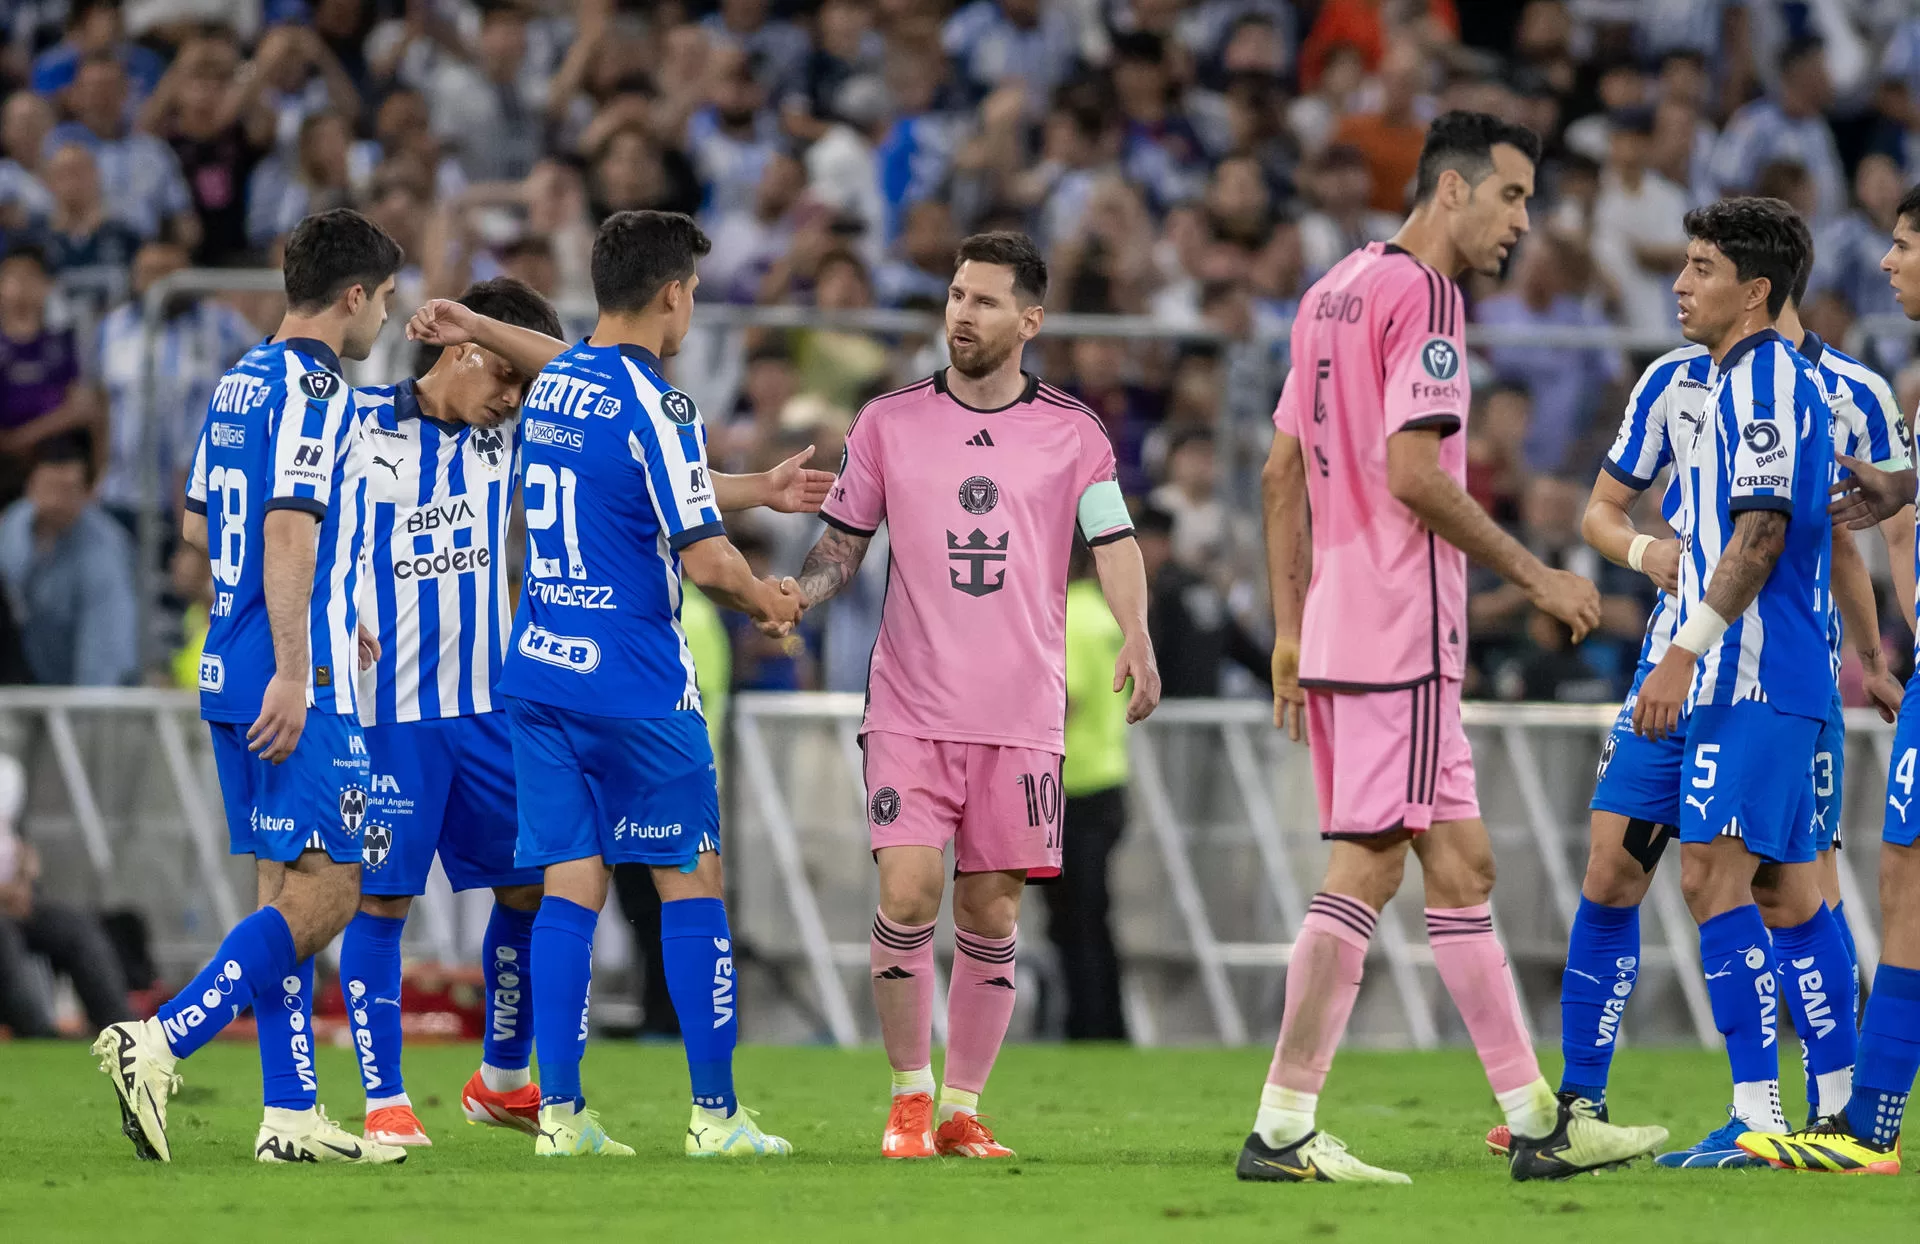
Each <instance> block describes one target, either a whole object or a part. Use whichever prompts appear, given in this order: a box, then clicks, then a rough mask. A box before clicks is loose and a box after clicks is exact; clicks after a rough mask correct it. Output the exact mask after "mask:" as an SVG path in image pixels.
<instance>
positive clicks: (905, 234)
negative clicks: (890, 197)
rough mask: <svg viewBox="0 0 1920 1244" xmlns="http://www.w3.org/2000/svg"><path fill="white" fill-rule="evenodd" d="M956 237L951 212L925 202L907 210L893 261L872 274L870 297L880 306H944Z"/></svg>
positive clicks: (932, 201) (934, 201)
mask: <svg viewBox="0 0 1920 1244" xmlns="http://www.w3.org/2000/svg"><path fill="white" fill-rule="evenodd" d="M959 245H960V235H959V233H958V231H957V230H955V229H954V227H953V209H952V208H950V207H949V206H948V205H947V204H945V203H943V202H941V201H940V200H938V199H927V200H925V201H923V202H920V203H915V204H914V205H913V206H912V207H910V208H908V209H907V213H906V217H905V220H904V223H903V226H902V228H901V230H900V237H899V240H898V241H896V242H895V243H894V245H893V255H894V257H893V258H890V259H887V260H886V261H885V262H883V263H882V264H881V265H880V267H879V268H878V269H877V270H875V272H874V274H873V284H874V294H875V297H876V298H877V299H878V301H879V303H880V305H881V306H883V307H911V306H922V307H944V306H945V305H946V301H947V286H948V285H949V284H951V283H952V281H953V254H954V251H955V250H956V249H957V248H958V247H959Z"/></svg>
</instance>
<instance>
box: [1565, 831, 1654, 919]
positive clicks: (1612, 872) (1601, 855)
mask: <svg viewBox="0 0 1920 1244" xmlns="http://www.w3.org/2000/svg"><path fill="white" fill-rule="evenodd" d="M1652 880H1653V874H1652V873H1649V872H1648V871H1646V870H1645V869H1644V868H1642V867H1640V865H1639V864H1637V863H1635V862H1634V860H1633V858H1632V857H1631V856H1629V855H1627V853H1626V852H1625V851H1622V850H1621V849H1620V848H1619V846H1618V845H1617V844H1609V845H1607V846H1605V847H1602V846H1601V845H1600V844H1599V843H1595V844H1594V847H1593V850H1592V851H1591V852H1589V853H1588V855H1587V875H1586V877H1585V879H1583V880H1582V881H1581V883H1580V893H1581V894H1582V895H1584V896H1585V897H1586V898H1587V899H1588V901H1590V902H1595V903H1599V904H1600V905H1601V906H1603V907H1638V906H1639V905H1640V901H1641V900H1642V899H1644V898H1645V897H1646V896H1647V887H1648V886H1649V885H1650V884H1651V882H1652Z"/></svg>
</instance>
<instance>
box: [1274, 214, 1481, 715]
mask: <svg viewBox="0 0 1920 1244" xmlns="http://www.w3.org/2000/svg"><path fill="white" fill-rule="evenodd" d="M1463 312H1464V307H1463V305H1462V302H1461V298H1460V291H1459V289H1458V288H1457V287H1456V286H1455V285H1454V283H1453V282H1452V281H1451V280H1449V279H1448V278H1447V277H1444V276H1442V275H1440V274H1439V273H1438V272H1435V271H1434V270H1433V269H1432V268H1429V267H1427V266H1426V265H1425V264H1423V263H1421V262H1420V261H1419V260H1417V259H1415V258H1414V257H1413V256H1412V255H1410V254H1408V253H1407V252H1406V251H1403V250H1401V249H1400V248H1399V247H1397V246H1393V245H1391V244H1386V243H1380V242H1375V243H1372V244H1370V245H1368V246H1366V247H1364V248H1362V249H1360V250H1357V251H1355V252H1354V253H1353V254H1351V255H1348V256H1347V257H1346V258H1345V259H1343V260H1341V261H1340V262H1339V263H1337V264H1335V265H1334V267H1333V269H1332V270H1331V271H1330V272H1328V273H1327V274H1326V275H1325V276H1323V277H1321V278H1320V279H1319V280H1318V281H1316V282H1315V283H1314V285H1313V288H1311V289H1309V290H1308V291H1307V295H1306V297H1305V298H1303V299H1301V300H1300V316H1299V318H1298V319H1297V320H1295V321H1294V326H1293V341H1292V351H1293V367H1292V370H1291V371H1289V372H1288V374H1287V383H1286V387H1285V388H1284V389H1282V390H1281V394H1280V404H1279V406H1278V407H1277V408H1275V410H1274V412H1273V422H1274V426H1275V427H1277V428H1279V429H1280V431H1282V432H1285V433H1286V434H1287V435H1289V436H1294V437H1298V438H1299V439H1300V449H1301V452H1302V453H1303V454H1304V455H1305V457H1306V469H1307V502H1308V505H1309V506H1310V508H1311V511H1312V515H1313V578H1312V580H1311V582H1310V583H1309V585H1308V588H1307V600H1306V613H1305V617H1304V618H1303V619H1302V622H1301V631H1300V681H1301V683H1302V685H1304V686H1308V687H1318V688H1321V689H1323V690H1334V691H1343V690H1354V691H1378V690H1384V689H1388V688H1393V687H1405V686H1411V685H1413V684H1414V683H1418V682H1420V681H1422V680H1424V679H1429V678H1433V677H1435V676H1436V675H1438V676H1441V677H1445V678H1459V677H1461V675H1462V673H1463V671H1464V669H1465V659H1464V658H1465V653H1466V648H1467V559H1466V556H1465V554H1463V553H1461V552H1460V550H1458V549H1456V548H1454V547H1453V546H1452V545H1450V544H1448V543H1447V542H1446V541H1444V540H1441V539H1439V538H1437V537H1436V536H1435V535H1434V534H1433V533H1432V532H1430V531H1428V530H1427V529H1426V527H1424V526H1423V525H1422V524H1421V522H1420V520H1419V519H1418V518H1416V517H1414V514H1413V511H1411V510H1409V509H1408V508H1407V507H1406V506H1404V505H1402V504H1401V503H1400V502H1399V501H1397V500H1395V499H1394V497H1393V494H1392V493H1390V492H1388V491H1387V438H1388V437H1389V436H1391V435H1393V434H1394V433H1395V432H1400V431H1404V430H1406V429H1409V428H1438V429H1439V430H1440V432H1441V434H1442V437H1443V439H1442V441H1441V442H1440V465H1441V467H1442V468H1443V469H1444V470H1445V471H1446V472H1447V474H1449V475H1451V476H1452V477H1453V478H1454V479H1455V480H1456V481H1458V482H1459V483H1460V484H1461V485H1462V486H1464V485H1465V484H1466V477H1467V448H1466V440H1467V438H1466V437H1465V436H1463V435H1461V434H1460V433H1461V432H1463V431H1464V429H1465V427H1466V421H1467V368H1466V343H1465V340H1464V338H1463V330H1464V328H1465V319H1466V317H1465V315H1464V314H1463Z"/></svg>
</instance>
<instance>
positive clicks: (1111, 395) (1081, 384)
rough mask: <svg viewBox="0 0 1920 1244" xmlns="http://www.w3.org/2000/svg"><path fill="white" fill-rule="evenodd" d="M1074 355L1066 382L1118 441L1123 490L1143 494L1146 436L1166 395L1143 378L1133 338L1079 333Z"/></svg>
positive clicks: (1115, 449) (1116, 458)
mask: <svg viewBox="0 0 1920 1244" xmlns="http://www.w3.org/2000/svg"><path fill="white" fill-rule="evenodd" d="M1068 357H1069V359H1070V360H1071V362H1072V367H1073V380H1072V381H1071V382H1070V383H1069V384H1067V385H1066V386H1065V387H1066V390H1067V392H1068V393H1071V394H1072V395H1073V396H1074V397H1076V398H1078V399H1079V400H1080V401H1081V402H1083V403H1085V404H1086V405H1087V407H1088V408H1089V409H1091V410H1092V411H1093V412H1094V414H1096V415H1098V416H1100V422H1101V424H1102V425H1103V426H1104V427H1105V428H1106V431H1107V439H1108V440H1110V441H1112V442H1113V456H1114V462H1115V465H1116V466H1117V467H1118V468H1119V471H1120V488H1121V491H1123V492H1125V493H1126V494H1127V495H1129V496H1138V495H1139V494H1140V493H1142V492H1144V491H1146V489H1147V487H1148V485H1149V481H1148V478H1147V476H1146V474H1145V472H1144V471H1143V470H1142V469H1141V462H1140V458H1141V442H1142V440H1143V439H1144V438H1145V435H1146V432H1147V429H1148V428H1150V427H1152V426H1154V425H1155V424H1157V423H1159V422H1160V418H1161V415H1162V412H1163V411H1164V410H1165V409H1166V396H1165V395H1164V394H1163V393H1161V392H1160V391H1159V390H1158V389H1157V388H1154V387H1152V386H1149V385H1146V384H1142V383H1140V382H1139V381H1140V377H1139V376H1138V374H1137V373H1138V369H1137V368H1136V367H1134V366H1133V365H1132V364H1131V362H1130V360H1129V359H1128V357H1127V343H1125V342H1123V341H1119V340H1117V339H1115V338H1112V337H1075V338H1074V339H1073V342H1072V344H1071V345H1070V346H1069V347H1068ZM1210 416H1211V412H1209V417H1210Z"/></svg>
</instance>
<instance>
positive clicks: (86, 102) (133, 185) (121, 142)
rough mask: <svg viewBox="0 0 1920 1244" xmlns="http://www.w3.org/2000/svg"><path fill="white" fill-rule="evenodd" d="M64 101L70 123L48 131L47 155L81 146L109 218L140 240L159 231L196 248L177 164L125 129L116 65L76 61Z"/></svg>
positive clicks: (107, 59) (123, 86)
mask: <svg viewBox="0 0 1920 1244" xmlns="http://www.w3.org/2000/svg"><path fill="white" fill-rule="evenodd" d="M67 100H68V106H69V110H70V111H71V112H72V113H73V117H74V119H73V120H71V121H68V122H65V123H64V124H61V125H58V126H55V127H54V130H53V132H52V133H51V134H49V135H48V136H47V150H49V151H54V150H58V149H59V148H60V147H61V146H64V145H65V144H67V143H70V142H78V143H81V144H84V145H85V146H87V147H88V148H89V149H91V150H92V152H93V157H94V159H95V161H97V162H98V164H99V166H100V184H101V187H102V189H104V190H105V192H106V197H107V202H108V203H109V204H111V205H112V209H113V213H114V215H116V216H118V217H119V218H120V219H122V220H124V221H126V222H127V223H128V224H129V225H132V226H133V227H134V229H135V230H137V231H138V232H139V234H140V236H141V237H143V238H150V237H153V236H154V235H155V234H157V233H159V232H160V230H161V229H162V228H163V227H164V228H167V229H168V230H169V231H170V232H171V234H172V236H173V237H174V239H175V240H176V241H181V242H185V243H187V244H188V245H189V246H191V245H194V244H196V243H197V242H198V241H199V240H200V221H199V219H198V218H197V217H196V216H195V215H194V214H193V196H192V195H191V194H190V193H189V192H188V190H187V182H186V178H185V177H183V176H182V175H181V172H180V161H179V159H178V158H177V157H176V156H175V155H174V154H173V149H172V148H170V147H168V146H167V144H166V143H164V142H162V141H160V140H159V139H158V138H155V137H154V136H153V135H151V134H143V133H136V132H132V131H129V129H128V128H127V121H126V105H127V78H126V72H125V71H124V70H122V69H121V67H120V62H119V61H117V60H115V59H114V58H113V57H112V56H111V55H110V54H108V53H104V52H102V53H96V54H95V55H92V56H89V57H88V58H87V59H86V60H84V61H82V62H81V64H80V70H79V74H78V76H77V77H75V78H74V81H73V85H72V86H71V87H69V88H67Z"/></svg>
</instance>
